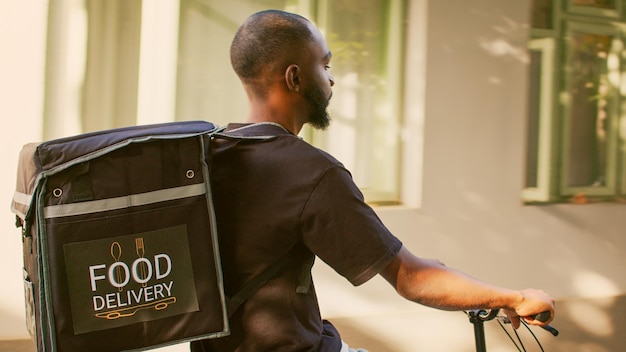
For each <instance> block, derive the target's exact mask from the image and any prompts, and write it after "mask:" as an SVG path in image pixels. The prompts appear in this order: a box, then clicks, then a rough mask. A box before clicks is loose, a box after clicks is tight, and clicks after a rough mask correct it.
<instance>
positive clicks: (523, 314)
mask: <svg viewBox="0 0 626 352" xmlns="http://www.w3.org/2000/svg"><path fill="white" fill-rule="evenodd" d="M520 293H521V297H522V298H521V300H520V301H519V303H517V304H515V305H514V306H513V307H510V308H504V309H503V311H504V313H505V314H506V315H507V317H508V318H509V320H510V321H511V324H512V325H513V327H514V328H516V329H517V328H518V327H519V326H520V320H522V319H523V320H524V322H526V323H527V324H530V325H539V326H546V325H548V323H550V322H551V321H552V319H553V318H554V299H553V298H552V297H550V296H549V295H548V294H547V293H545V292H543V291H541V290H535V289H526V290H522V291H520ZM543 312H549V313H550V316H549V318H548V319H547V320H545V321H541V320H537V319H536V318H537V316H538V315H539V314H541V313H543Z"/></svg>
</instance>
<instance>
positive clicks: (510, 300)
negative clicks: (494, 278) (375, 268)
mask: <svg viewBox="0 0 626 352" xmlns="http://www.w3.org/2000/svg"><path fill="white" fill-rule="evenodd" d="M380 275H381V276H383V277H384V278H385V279H386V280H387V281H388V282H389V283H390V284H391V285H392V286H393V287H394V288H395V289H396V291H397V292H398V294H399V295H400V296H402V297H404V298H406V299H408V300H410V301H413V302H416V303H420V304H423V305H426V306H429V307H433V308H437V309H444V310H470V309H503V310H504V312H505V313H506V314H507V315H508V316H509V318H510V319H511V322H512V323H513V326H515V327H518V326H519V323H520V322H519V319H520V317H522V319H524V321H526V322H527V323H529V324H534V325H542V326H543V325H546V324H547V323H549V322H550V321H551V320H552V318H553V316H554V300H553V299H552V297H550V296H549V295H548V294H546V293H545V292H543V291H539V290H534V289H527V290H522V291H518V290H512V289H507V288H503V287H498V286H494V285H491V284H488V283H485V282H482V281H480V280H477V279H474V278H472V277H470V276H468V275H466V274H464V273H462V272H460V271H458V270H455V269H452V268H449V267H447V266H445V265H444V264H442V263H441V262H439V261H438V260H433V259H422V258H418V257H416V256H415V255H413V254H412V253H411V252H410V251H409V250H408V249H406V248H405V247H402V249H400V252H398V254H397V255H396V257H395V258H394V259H393V260H392V261H391V263H390V264H389V265H388V266H387V267H386V268H385V269H383V271H382V272H381V273H380ZM545 311H549V312H550V319H549V320H548V321H546V322H541V321H538V320H535V319H534V318H533V317H534V316H535V315H537V314H539V313H542V312H545Z"/></svg>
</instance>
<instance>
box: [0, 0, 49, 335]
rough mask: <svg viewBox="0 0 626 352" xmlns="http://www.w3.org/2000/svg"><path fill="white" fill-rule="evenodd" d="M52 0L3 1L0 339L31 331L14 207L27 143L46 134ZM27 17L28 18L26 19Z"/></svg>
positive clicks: (0, 40)
mask: <svg viewBox="0 0 626 352" xmlns="http://www.w3.org/2000/svg"><path fill="white" fill-rule="evenodd" d="M46 12H47V2H45V1H37V2H23V1H11V0H0V24H2V31H0V43H1V45H2V48H3V50H4V49H5V48H8V50H7V51H6V52H5V51H3V54H2V55H0V77H2V80H0V112H1V114H2V122H3V128H2V129H0V141H1V142H0V147H1V148H2V153H0V162H1V163H2V165H3V166H4V168H5V169H4V172H2V173H0V210H1V211H0V228H2V232H0V234H1V236H0V258H1V261H0V264H1V269H0V279H1V282H2V289H1V290H0V338H2V339H6V338H16V337H25V336H27V332H26V324H25V323H24V299H23V297H24V295H23V286H22V270H21V268H22V250H21V239H20V231H19V230H18V229H16V228H15V217H14V215H13V214H12V213H11V212H10V211H9V205H10V203H11V198H12V196H13V192H14V190H15V175H16V174H15V170H16V167H17V159H18V158H17V157H18V153H19V151H20V149H21V147H22V145H23V144H25V143H27V142H32V141H37V140H40V139H41V133H42V132H41V116H42V111H43V77H44V54H45V38H46V32H45V27H46V26H45V24H46V15H47V14H46ZM25 19H28V20H25Z"/></svg>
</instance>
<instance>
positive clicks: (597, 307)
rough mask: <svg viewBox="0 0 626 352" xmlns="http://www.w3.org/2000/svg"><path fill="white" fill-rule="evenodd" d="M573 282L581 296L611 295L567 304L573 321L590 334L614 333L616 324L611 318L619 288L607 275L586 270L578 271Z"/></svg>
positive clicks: (603, 335) (604, 335) (605, 335)
mask: <svg viewBox="0 0 626 352" xmlns="http://www.w3.org/2000/svg"><path fill="white" fill-rule="evenodd" d="M572 282H573V285H574V288H575V290H576V291H578V292H580V295H581V296H587V297H589V296H591V297H593V296H600V297H605V296H607V295H608V296H609V297H606V298H603V299H594V300H587V301H580V302H570V303H569V304H568V305H567V306H566V311H567V314H568V315H570V317H571V319H572V321H573V322H574V323H575V324H577V325H578V326H579V327H580V328H581V329H583V330H585V331H587V332H588V333H590V334H593V335H596V336H599V337H608V336H611V335H613V334H614V333H615V326H613V322H612V319H611V310H612V307H613V306H614V305H615V302H616V300H617V295H619V294H620V292H619V288H618V287H617V286H616V285H615V284H614V283H613V282H611V281H610V280H608V279H607V278H606V277H604V276H602V275H600V274H598V273H594V272H590V271H584V270H581V271H580V272H578V273H576V274H575V275H574V277H573V279H572ZM611 296H614V297H611Z"/></svg>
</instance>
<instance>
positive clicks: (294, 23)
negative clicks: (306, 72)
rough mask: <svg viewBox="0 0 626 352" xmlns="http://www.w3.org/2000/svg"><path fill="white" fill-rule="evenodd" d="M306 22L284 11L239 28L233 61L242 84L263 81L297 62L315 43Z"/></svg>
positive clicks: (250, 19) (251, 19)
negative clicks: (312, 43) (284, 66)
mask: <svg viewBox="0 0 626 352" xmlns="http://www.w3.org/2000/svg"><path fill="white" fill-rule="evenodd" d="M309 25H310V21H309V20H307V19H306V18H304V17H302V16H300V15H297V14H294V13H289V12H285V11H280V10H265V11H261V12H257V13H255V14H253V15H251V16H250V17H248V19H247V20H246V21H245V22H244V23H243V24H242V25H241V27H239V30H238V31H237V33H236V34H235V38H234V39H233V42H232V44H231V47H230V60H231V64H232V66H233V69H234V70H235V73H236V74H237V75H238V76H239V78H240V79H242V80H253V79H259V78H263V77H264V76H265V75H267V74H269V73H271V72H273V71H275V70H278V69H284V68H283V67H280V66H281V64H284V63H285V62H286V61H289V60H295V58H296V57H297V55H300V54H301V53H302V50H304V47H305V45H306V44H307V43H308V42H310V41H312V40H313V33H312V32H311V29H310V28H309Z"/></svg>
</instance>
